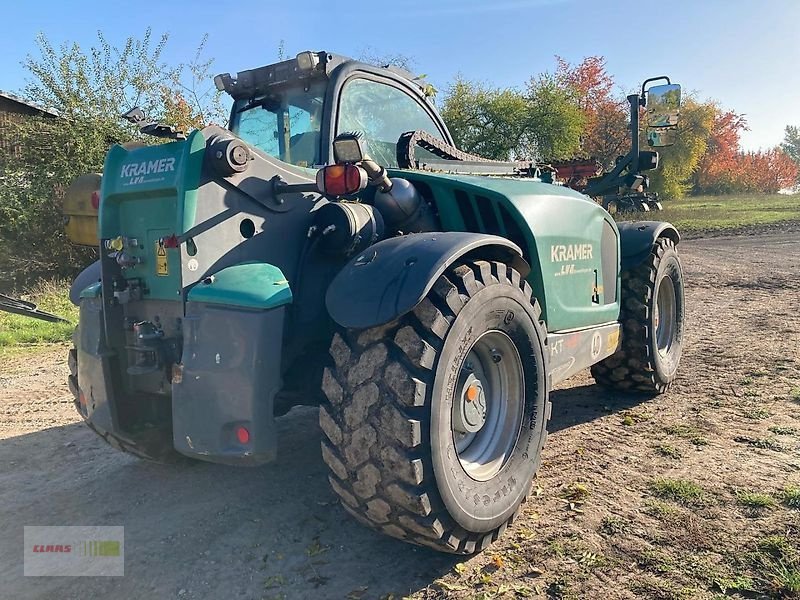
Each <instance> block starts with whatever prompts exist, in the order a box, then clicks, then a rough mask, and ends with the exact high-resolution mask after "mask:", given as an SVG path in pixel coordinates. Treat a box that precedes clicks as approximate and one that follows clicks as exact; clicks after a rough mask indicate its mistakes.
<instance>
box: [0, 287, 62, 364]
mask: <svg viewBox="0 0 800 600" xmlns="http://www.w3.org/2000/svg"><path fill="white" fill-rule="evenodd" d="M68 294H69V285H68V284H67V283H66V282H64V281H61V282H58V281H45V282H41V283H39V284H37V285H36V286H35V287H34V288H33V289H31V290H30V291H29V292H28V293H27V294H25V295H23V296H22V299H24V300H28V301H30V302H34V303H35V304H36V305H37V307H38V308H40V309H41V310H44V311H47V312H51V313H54V314H57V315H59V316H61V317H64V318H65V319H68V320H69V321H70V323H48V322H47V321H41V320H39V319H33V318H31V317H26V316H22V315H14V314H11V313H7V312H0V349H2V348H9V347H19V346H25V345H28V344H46V343H56V342H66V341H69V339H70V338H71V336H72V331H73V329H75V324H76V323H77V321H78V309H77V307H75V306H73V305H72V303H71V302H70V301H69V297H68Z"/></svg>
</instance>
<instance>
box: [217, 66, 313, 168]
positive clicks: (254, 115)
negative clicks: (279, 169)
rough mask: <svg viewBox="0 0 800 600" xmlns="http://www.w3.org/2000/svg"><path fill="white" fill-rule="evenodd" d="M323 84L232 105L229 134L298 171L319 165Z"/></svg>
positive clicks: (280, 92)
mask: <svg viewBox="0 0 800 600" xmlns="http://www.w3.org/2000/svg"><path fill="white" fill-rule="evenodd" d="M324 97H325V82H323V81H317V82H313V83H306V84H305V85H304V86H303V87H294V88H287V89H282V90H276V91H275V92H273V93H271V94H269V95H266V96H258V97H256V98H253V99H250V100H237V101H236V103H235V104H234V105H233V119H232V120H231V131H233V133H235V134H236V135H238V136H239V137H240V138H242V139H243V140H244V141H246V142H247V143H249V144H252V145H253V146H255V147H256V148H258V149H259V150H261V151H263V152H265V153H267V154H269V155H271V156H274V157H275V158H278V159H280V160H282V161H284V162H287V163H290V164H293V165H297V166H298V167H312V166H314V165H319V164H320V162H321V161H320V158H319V156H320V149H319V141H320V136H319V132H320V126H321V121H322V105H323V100H324Z"/></svg>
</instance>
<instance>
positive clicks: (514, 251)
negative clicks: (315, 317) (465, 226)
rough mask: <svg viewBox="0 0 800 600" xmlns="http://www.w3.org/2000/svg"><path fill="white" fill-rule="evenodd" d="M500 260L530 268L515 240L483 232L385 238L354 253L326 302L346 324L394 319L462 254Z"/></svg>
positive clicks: (523, 269)
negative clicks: (356, 253) (360, 251)
mask: <svg viewBox="0 0 800 600" xmlns="http://www.w3.org/2000/svg"><path fill="white" fill-rule="evenodd" d="M466 256H469V257H470V258H482V259H486V260H501V261H503V262H506V263H507V264H510V265H511V266H512V267H514V268H515V269H517V270H518V271H519V272H520V273H521V274H522V276H523V277H527V276H528V273H530V267H529V266H528V263H527V262H525V260H524V259H523V258H522V251H521V250H520V248H519V247H518V246H517V245H516V244H514V243H513V242H511V241H509V240H507V239H505V238H502V237H499V236H495V235H486V234H481V233H465V232H448V233H412V234H408V235H404V236H400V237H395V238H390V239H388V240H383V241H382V242H378V243H377V244H375V245H373V246H370V247H369V248H367V249H366V250H364V251H363V252H362V253H361V254H359V255H358V256H356V257H355V258H353V259H352V260H351V261H350V262H349V263H348V264H347V265H345V267H344V268H343V269H342V270H341V271H340V272H339V274H338V275H336V277H335V278H334V280H333V281H332V282H331V284H330V286H329V287H328V293H327V294H326V296H325V304H326V306H327V308H328V313H329V314H330V316H331V318H332V319H333V320H334V321H335V322H336V323H337V324H339V325H341V326H342V327H349V328H353V329H365V328H367V327H375V326H377V325H383V324H384V323H389V322H391V321H394V320H395V319H397V318H398V317H401V316H402V315H404V314H406V313H407V312H409V311H411V310H413V309H414V307H415V306H417V304H419V303H420V302H422V300H423V298H425V295H426V294H427V293H428V292H429V291H430V289H431V288H432V287H433V284H434V283H435V282H436V280H437V279H438V278H439V276H440V275H441V274H442V273H444V270H445V269H446V268H447V267H448V266H450V265H451V264H453V263H454V262H456V261H457V260H458V259H460V258H462V257H466Z"/></svg>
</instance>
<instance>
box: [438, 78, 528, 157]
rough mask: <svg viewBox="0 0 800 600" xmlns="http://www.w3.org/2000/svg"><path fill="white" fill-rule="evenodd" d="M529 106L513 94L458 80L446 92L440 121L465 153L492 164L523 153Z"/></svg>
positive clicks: (515, 93) (516, 94)
mask: <svg viewBox="0 0 800 600" xmlns="http://www.w3.org/2000/svg"><path fill="white" fill-rule="evenodd" d="M527 112H528V103H527V101H526V99H525V97H524V96H523V95H522V94H521V93H520V92H518V91H516V90H511V89H506V90H503V89H500V88H492V87H488V86H485V85H482V84H479V83H475V82H471V81H467V80H465V79H462V78H461V77H458V78H456V80H455V81H454V82H453V83H452V84H450V86H449V87H448V88H447V89H446V90H445V94H444V102H443V104H442V118H443V119H444V121H445V123H447V127H448V129H449V130H450V133H451V134H452V135H453V138H454V140H455V142H456V146H458V148H460V149H461V150H464V151H465V152H470V153H472V154H477V155H479V156H483V157H485V158H491V159H494V160H509V159H510V158H511V157H512V156H519V155H520V154H522V153H524V152H525V150H526V148H525V147H526V146H527V145H529V143H530V140H528V139H527V137H526V128H527V119H528V115H527Z"/></svg>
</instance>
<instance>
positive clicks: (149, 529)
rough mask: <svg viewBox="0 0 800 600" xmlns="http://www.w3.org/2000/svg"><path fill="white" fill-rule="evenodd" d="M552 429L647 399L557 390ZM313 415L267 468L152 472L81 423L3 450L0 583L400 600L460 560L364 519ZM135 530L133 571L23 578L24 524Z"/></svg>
mask: <svg viewBox="0 0 800 600" xmlns="http://www.w3.org/2000/svg"><path fill="white" fill-rule="evenodd" d="M552 399H553V419H552V421H551V427H550V431H551V432H557V431H560V430H562V429H565V428H568V427H571V426H574V425H577V424H580V423H585V422H587V421H590V420H593V419H596V418H599V417H601V416H603V415H605V414H608V412H610V411H612V412H613V411H617V410H622V409H624V408H628V407H630V406H633V405H634V404H636V403H638V402H641V401H642V400H643V399H642V398H638V399H631V398H626V397H624V396H615V395H613V394H609V393H607V392H604V391H602V390H601V389H600V388H598V387H596V386H593V385H588V386H583V387H576V388H571V389H566V390H558V391H555V392H553V394H552ZM316 414H317V413H316V410H315V409H311V408H303V409H295V410H294V411H292V412H291V413H290V414H288V415H287V416H285V417H283V418H281V419H279V420H278V427H279V440H280V441H279V459H278V461H277V462H275V463H273V464H270V465H266V466H263V467H258V468H236V467H225V466H219V465H213V464H207V463H201V462H196V463H190V464H188V465H181V466H161V465H154V464H149V463H146V462H142V461H139V460H136V459H134V458H131V457H128V456H127V455H123V454H120V453H118V452H116V451H114V450H113V449H111V448H110V447H108V446H106V445H105V444H104V443H103V442H102V441H101V440H100V439H99V438H97V437H96V436H95V435H94V434H93V433H92V432H90V431H89V430H88V428H86V427H85V426H83V425H82V424H78V423H76V424H72V425H65V426H61V427H54V428H50V429H46V430H42V431H39V432H36V433H32V434H28V435H23V436H19V437H15V438H10V439H7V440H3V441H2V442H0V456H2V457H3V461H2V462H3V465H4V467H5V468H4V469H3V470H2V472H0V536H1V539H2V542H0V559H1V560H0V576H2V579H3V580H4V581H6V582H8V583H9V584H10V586H9V587H6V590H5V591H6V592H8V593H10V594H11V596H10V597H15V598H46V597H51V596H52V595H53V594H54V593H58V595H59V596H60V597H61V598H93V597H106V596H109V595H116V596H122V597H126V598H153V597H158V598H163V597H175V598H182V599H189V598H222V597H242V598H282V597H285V598H345V597H347V596H348V595H351V596H354V597H362V596H363V597H365V598H366V597H368V598H380V597H382V596H384V595H387V594H394V595H395V597H402V596H404V595H407V594H409V593H410V592H413V591H416V590H419V589H421V588H424V587H426V586H427V585H429V584H430V583H431V582H433V581H434V580H435V579H437V578H438V577H440V576H441V575H443V574H444V573H446V572H448V571H449V570H450V569H452V567H453V565H454V564H455V563H456V562H457V560H458V559H457V558H456V557H452V556H447V555H442V554H438V553H436V552H433V551H429V550H427V549H423V548H417V547H413V546H409V545H406V544H404V543H402V542H398V541H396V540H392V539H389V538H386V537H383V536H381V535H378V534H376V533H373V532H372V531H370V530H368V529H366V528H364V527H362V526H361V525H359V524H357V523H355V522H354V521H353V520H352V519H350V518H349V517H348V515H347V514H346V513H345V512H344V511H343V510H342V509H341V508H340V507H339V506H338V505H337V503H336V501H335V499H334V496H333V494H332V493H331V491H330V490H329V488H328V483H327V480H326V474H327V471H326V467H325V465H324V464H323V462H322V460H321V458H320V453H319V435H320V433H319V428H318V426H317V416H316ZM82 524H86V525H123V526H125V555H126V558H125V576H124V577H121V578H93V579H89V578H77V577H73V578H25V577H23V576H22V572H23V571H22V546H23V540H22V536H23V525H82Z"/></svg>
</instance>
